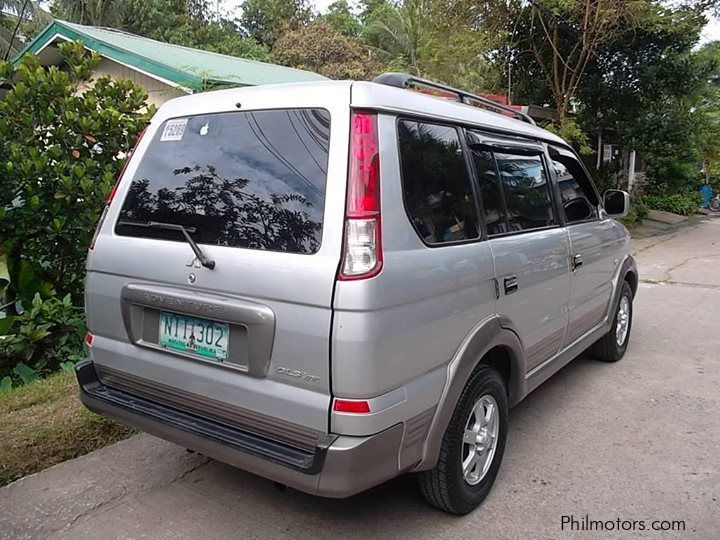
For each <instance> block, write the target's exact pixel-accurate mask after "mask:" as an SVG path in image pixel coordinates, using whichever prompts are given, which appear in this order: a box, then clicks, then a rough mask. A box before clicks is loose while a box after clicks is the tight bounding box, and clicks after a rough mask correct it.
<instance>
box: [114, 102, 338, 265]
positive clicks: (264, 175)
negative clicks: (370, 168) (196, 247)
mask: <svg viewBox="0 0 720 540" xmlns="http://www.w3.org/2000/svg"><path fill="white" fill-rule="evenodd" d="M329 140H330V114H329V113H328V112H327V111H326V110H324V109H290V110H272V111H256V112H231V113H221V114H209V115H201V116H192V117H187V118H178V119H173V120H167V121H166V122H165V123H164V124H163V125H162V126H161V127H160V129H159V130H158V132H157V133H156V134H155V137H154V139H153V141H152V142H151V143H150V146H149V147H148V149H147V151H146V152H145V155H144V156H143V157H142V161H141V162H140V166H139V167H138V170H137V172H136V173H135V177H134V178H133V180H132V184H131V186H130V189H129V192H128V194H127V197H126V198H125V201H124V203H123V206H122V209H121V211H120V217H119V219H118V222H117V224H116V228H115V231H116V233H117V234H120V235H124V236H139V237H152V238H162V239H167V240H178V241H182V240H183V237H182V234H181V233H179V232H177V231H168V230H163V229H153V228H148V227H147V226H146V225H147V223H148V222H151V221H156V222H163V223H173V224H179V225H182V226H183V227H186V228H188V229H189V230H190V232H191V236H192V237H193V239H194V240H195V241H196V242H198V243H201V244H215V245H220V246H231V247H241V248H250V249H262V250H272V251H286V252H293V253H314V252H316V251H317V250H318V248H319V247H320V239H321V233H322V223H323V211H324V205H325V183H326V177H327V164H328V145H329ZM143 225H145V226H143ZM193 231H194V232H193Z"/></svg>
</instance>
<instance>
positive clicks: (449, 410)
mask: <svg viewBox="0 0 720 540" xmlns="http://www.w3.org/2000/svg"><path fill="white" fill-rule="evenodd" d="M481 365H482V366H489V367H491V368H492V369H494V370H495V371H497V372H498V373H499V374H500V376H501V377H502V379H503V381H504V383H505V386H506V391H507V394H508V404H509V406H510V407H512V406H514V405H516V404H517V403H518V402H519V401H520V400H521V399H522V398H523V396H524V394H525V385H524V382H525V378H524V373H525V370H524V356H523V348H522V344H521V342H520V340H519V338H518V337H517V335H516V334H515V333H514V332H512V331H511V330H509V329H507V328H504V327H503V326H501V325H500V322H499V321H498V319H497V317H495V318H493V319H492V320H491V321H486V323H485V324H482V325H480V327H479V328H476V330H475V331H474V332H473V334H472V336H471V337H470V338H469V340H466V343H465V344H464V346H463V347H461V351H460V352H459V355H458V356H457V357H456V358H455V359H453V361H452V362H450V366H449V368H448V382H447V384H446V391H445V392H444V393H443V396H442V397H441V399H440V402H439V403H438V406H437V409H436V412H435V416H434V418H433V421H432V423H431V425H430V428H429V430H428V434H427V437H426V440H425V447H424V451H423V457H422V459H421V461H420V463H419V464H418V465H417V466H416V467H415V468H414V470H415V471H420V470H427V469H430V468H432V467H434V466H435V464H436V463H437V460H438V457H439V454H440V445H441V442H442V438H443V436H444V434H445V431H446V429H447V427H448V425H449V423H450V419H451V417H452V414H453V412H454V410H455V407H456V405H457V403H458V400H459V399H460V396H461V394H462V391H463V389H464V388H465V385H466V384H467V382H468V381H469V380H470V378H471V377H472V376H473V374H474V373H475V372H476V371H477V369H478V367H479V366H481Z"/></svg>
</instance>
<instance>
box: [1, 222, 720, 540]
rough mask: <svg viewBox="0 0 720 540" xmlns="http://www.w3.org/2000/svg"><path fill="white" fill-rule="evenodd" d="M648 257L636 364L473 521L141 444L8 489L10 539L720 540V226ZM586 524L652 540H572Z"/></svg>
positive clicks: (413, 501)
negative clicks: (295, 484) (277, 482)
mask: <svg viewBox="0 0 720 540" xmlns="http://www.w3.org/2000/svg"><path fill="white" fill-rule="evenodd" d="M636 249H637V250H638V254H637V257H638V262H639V266H640V272H641V276H642V278H643V283H642V284H641V285H640V290H639V293H638V296H637V299H636V312H635V323H634V328H633V335H632V340H631V344H630V348H629V350H628V353H627V356H626V357H625V359H623V361H621V362H620V363H618V364H615V365H611V364H604V363H600V362H595V361H592V360H589V359H586V358H579V359H578V360H576V361H575V362H573V363H571V364H570V365H569V366H567V367H566V368H565V369H563V370H562V371H561V372H560V373H558V374H557V375H556V376H555V377H553V378H552V379H551V380H550V381H548V382H547V383H545V384H544V385H543V386H542V387H541V388H540V389H538V390H537V391H536V392H534V393H533V394H532V395H531V396H529V397H528V398H527V399H526V400H525V401H524V402H523V403H522V404H521V405H520V406H518V407H517V408H516V409H514V410H513V411H512V412H511V416H510V424H511V429H510V434H509V438H508V444H507V451H506V454H505V461H504V463H503V467H502V469H501V472H500V475H499V477H498V480H497V483H496V485H495V488H494V490H493V492H492V493H491V495H490V497H489V498H488V499H487V501H486V502H485V504H484V505H483V506H482V507H481V508H480V509H479V510H477V511H475V512H474V513H472V514H471V515H469V516H465V517H461V518H458V517H452V516H447V515H444V514H442V513H440V512H437V511H435V510H432V509H430V508H429V507H427V506H426V505H425V504H424V503H423V502H422V501H421V499H420V497H419V495H418V494H417V492H416V490H415V485H414V481H413V478H409V477H407V478H401V479H398V480H396V481H393V482H390V483H388V484H386V485H383V486H380V487H378V488H376V489H374V490H371V491H370V492H367V493H364V494H361V495H358V496H356V497H353V498H351V499H347V500H340V501H336V500H325V499H320V498H315V497H311V496H308V495H304V494H302V493H298V492H295V491H292V490H287V491H280V490H279V489H277V488H276V487H275V486H274V485H273V484H272V483H271V482H268V481H266V480H263V479H261V478H258V477H255V476H252V475H250V474H247V473H244V472H242V471H238V470H235V469H233V468H231V467H228V466H225V465H223V464H221V463H216V462H212V461H208V460H206V459H205V458H203V457H201V456H197V455H192V454H189V453H187V452H186V451H185V450H184V449H182V448H179V447H177V446H174V445H172V444H169V443H166V442H164V441H161V440H158V439H155V438H153V437H150V436H147V435H140V436H137V437H134V438H132V439H129V440H127V441H124V442H121V443H119V444H116V445H114V446H112V447H109V448H105V449H103V450H100V451H97V452H94V453H92V454H89V455H87V456H84V457H81V458H79V459H76V460H73V461H70V462H66V463H63V464H61V465H58V466H56V467H53V468H51V469H48V470H46V471H44V472H41V473H39V474H36V475H33V476H31V477H28V478H25V479H23V480H20V481H18V482H16V483H14V484H12V485H10V486H8V487H6V488H3V489H0V537H4V538H13V539H16V538H67V539H70V538H72V539H82V538H93V539H95V538H102V539H108V540H109V539H112V538H152V539H161V538H168V539H170V538H172V539H174V540H175V539H184V538H192V539H196V538H287V539H290V538H292V539H296V538H332V539H334V540H336V539H339V538H366V537H374V538H392V539H397V538H413V539H421V538H453V539H459V538H473V539H477V538H563V537H567V538H570V537H573V538H575V537H576V538H614V537H622V538H627V537H628V536H633V537H643V538H674V537H678V538H680V537H683V538H684V537H688V536H689V537H695V538H701V539H708V538H718V536H717V535H718V534H719V533H718V531H720V354H719V353H720V324H719V321H720V219H714V220H713V219H706V220H703V221H701V222H700V223H699V224H697V225H696V226H694V227H691V228H685V229H683V230H681V231H678V232H676V233H674V234H672V235H668V236H663V237H657V238H651V239H645V240H641V241H639V242H638V243H637V244H636ZM571 515H572V516H573V517H574V519H576V520H577V522H578V526H582V524H583V521H582V520H583V518H585V516H588V518H589V519H591V520H602V521H613V522H615V523H617V521H616V520H617V519H618V518H620V519H621V520H627V522H631V521H633V520H634V521H636V522H637V524H636V525H635V531H634V532H625V531H622V530H621V531H620V532H617V525H615V526H614V527H615V531H613V532H607V531H606V532H588V531H579V532H578V531H575V532H568V530H567V526H566V528H565V530H564V531H563V530H562V528H561V523H562V516H571ZM640 520H644V521H643V522H642V524H643V526H644V527H645V530H644V531H642V530H638V529H639V528H640V527H641V525H640V524H639V522H640ZM655 520H668V521H672V520H683V521H684V523H685V531H684V532H677V531H676V532H658V531H653V530H651V528H652V526H653V521H655ZM622 526H626V527H627V526H628V525H627V524H621V525H620V527H622Z"/></svg>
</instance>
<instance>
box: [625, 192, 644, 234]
mask: <svg viewBox="0 0 720 540" xmlns="http://www.w3.org/2000/svg"><path fill="white" fill-rule="evenodd" d="M648 211H649V208H648V206H647V205H646V204H645V203H644V202H643V201H642V199H640V198H637V199H633V201H632V202H631V204H630V210H629V211H628V213H627V215H626V216H624V217H622V218H620V221H621V222H622V223H623V225H625V226H626V227H627V228H628V229H632V228H634V227H637V226H638V225H640V223H641V222H642V220H643V219H645V218H646V217H647V216H648Z"/></svg>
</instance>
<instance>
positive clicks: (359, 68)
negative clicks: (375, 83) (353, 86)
mask: <svg viewBox="0 0 720 540" xmlns="http://www.w3.org/2000/svg"><path fill="white" fill-rule="evenodd" d="M272 52H273V57H274V59H275V61H276V62H278V63H280V64H283V65H286V66H292V67H296V68H299V69H306V70H309V71H314V72H316V73H320V74H321V75H324V76H326V77H329V78H331V79H361V80H362V79H365V78H366V77H367V76H368V75H369V74H370V73H372V72H373V71H374V70H375V68H376V63H375V62H374V61H373V59H372V58H371V57H370V54H369V53H368V52H367V51H366V50H365V49H363V47H362V46H361V45H360V44H359V43H358V42H357V41H354V40H352V39H351V38H349V37H347V36H345V35H343V34H340V33H339V32H337V31H335V30H333V28H332V27H331V26H330V25H329V24H327V23H325V22H322V21H318V22H314V23H312V24H310V25H309V26H305V27H302V28H299V29H297V30H289V31H287V32H285V33H284V34H282V35H281V36H280V38H279V39H278V40H277V41H276V42H275V45H274V47H273V51H272Z"/></svg>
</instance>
